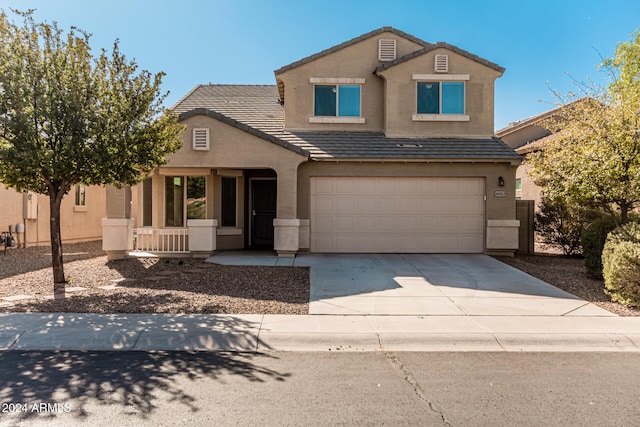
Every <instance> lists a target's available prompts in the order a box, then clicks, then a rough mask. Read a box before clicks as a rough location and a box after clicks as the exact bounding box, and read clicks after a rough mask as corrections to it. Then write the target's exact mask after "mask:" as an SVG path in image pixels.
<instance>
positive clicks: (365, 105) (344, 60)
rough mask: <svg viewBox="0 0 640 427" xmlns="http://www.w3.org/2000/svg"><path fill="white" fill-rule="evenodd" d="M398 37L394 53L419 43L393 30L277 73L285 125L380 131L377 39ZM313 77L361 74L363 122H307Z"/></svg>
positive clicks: (403, 52)
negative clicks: (282, 84) (362, 82)
mask: <svg viewBox="0 0 640 427" xmlns="http://www.w3.org/2000/svg"><path fill="white" fill-rule="evenodd" d="M380 39H395V40H397V42H396V43H397V45H396V50H397V57H398V58H399V57H401V56H403V55H406V54H408V53H411V52H413V51H416V50H418V49H420V48H422V46H420V45H419V44H417V43H414V42H412V41H410V40H406V39H404V38H402V37H399V36H397V35H396V34H393V33H382V34H380V35H378V36H375V37H371V38H369V39H366V40H364V41H362V42H360V43H357V44H355V45H352V46H349V47H346V48H344V49H341V50H339V51H337V52H333V53H331V54H328V55H326V56H323V57H321V58H319V59H316V60H315V61H312V62H309V63H307V64H304V65H301V66H298V67H296V68H293V69H291V70H288V71H286V72H284V73H282V74H279V75H277V76H276V79H277V80H279V81H281V82H282V83H284V87H285V99H284V101H285V103H284V109H285V129H288V130H300V129H306V130H309V129H319V130H329V129H330V130H350V131H382V130H383V127H384V82H383V80H382V79H381V78H380V77H377V76H375V75H374V74H373V71H374V70H375V68H376V67H377V66H378V65H380V64H381V62H379V61H378V40H380ZM312 77H320V78H364V79H365V84H364V85H363V86H362V92H361V116H362V117H364V119H365V123H364V124H326V123H309V118H310V117H313V114H314V113H313V110H314V105H313V103H314V94H313V87H314V85H313V84H312V83H310V82H309V79H310V78H312Z"/></svg>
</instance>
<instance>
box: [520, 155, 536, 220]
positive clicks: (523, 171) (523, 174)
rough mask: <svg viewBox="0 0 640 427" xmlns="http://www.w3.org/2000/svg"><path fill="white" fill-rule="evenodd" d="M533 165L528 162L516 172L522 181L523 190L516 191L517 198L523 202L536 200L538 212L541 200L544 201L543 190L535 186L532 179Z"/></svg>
mask: <svg viewBox="0 0 640 427" xmlns="http://www.w3.org/2000/svg"><path fill="white" fill-rule="evenodd" d="M530 172H531V164H529V163H527V162H526V160H525V162H524V163H523V164H521V165H520V166H518V170H517V171H516V178H520V179H521V180H522V181H521V182H522V189H521V190H516V197H520V199H522V200H534V201H535V202H536V210H538V208H539V207H540V200H541V199H542V188H541V187H538V186H537V185H536V184H534V182H533V180H532V179H531V175H530Z"/></svg>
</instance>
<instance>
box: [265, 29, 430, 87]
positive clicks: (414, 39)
mask: <svg viewBox="0 0 640 427" xmlns="http://www.w3.org/2000/svg"><path fill="white" fill-rule="evenodd" d="M382 33H393V34H395V35H397V36H399V37H404V38H405V39H407V40H410V41H412V42H414V43H416V44H419V45H422V46H425V47H426V46H430V45H431V44H430V43H428V42H426V41H424V40H420V39H419V38H417V37H415V36H412V35H411V34H407V33H405V32H403V31H400V30H397V29H395V28H393V27H382V28H378V29H377V30H373V31H371V32H368V33H366V34H363V35H361V36H358V37H356V38H353V39H351V40H347V41H346V42H344V43H340V44H339V45H336V46H333V47H330V48H329V49H325V50H323V51H322V52H318V53H316V54H314V55H311V56H307V57H306V58H302V59H300V60H298V61H296V62H293V63H291V64H289V65H285V66H284V67H281V68H278V69H277V70H275V71H274V73H275V74H276V75H278V74H282V73H284V72H285V71H289V70H291V69H293V68H296V67H299V66H301V65H304V64H306V63H308V62H311V61H315V60H316V59H318V58H322V57H323V56H326V55H329V54H331V53H334V52H337V51H339V50H341V49H344V48H346V47H349V46H352V45H354V44H356V43H360V42H361V41H363V40H366V39H368V38H371V37H375V36H377V35H380V34H382Z"/></svg>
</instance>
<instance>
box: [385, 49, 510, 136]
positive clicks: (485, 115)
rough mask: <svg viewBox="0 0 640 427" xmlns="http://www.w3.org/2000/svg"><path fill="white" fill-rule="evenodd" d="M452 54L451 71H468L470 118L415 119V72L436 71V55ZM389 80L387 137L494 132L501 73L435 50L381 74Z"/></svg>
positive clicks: (446, 51)
mask: <svg viewBox="0 0 640 427" xmlns="http://www.w3.org/2000/svg"><path fill="white" fill-rule="evenodd" d="M441 54H442V55H448V57H449V72H448V73H442V74H439V75H443V76H446V75H455V74H458V75H459V74H464V75H466V74H468V75H469V80H468V81H466V82H465V109H466V111H465V114H466V115H468V116H469V121H454V122H452V121H414V120H413V115H414V114H416V111H417V80H414V79H413V74H436V73H434V71H433V69H434V60H435V55H441ZM379 74H380V75H381V76H383V77H384V78H385V80H386V94H387V96H386V103H385V106H384V109H385V128H386V134H387V136H415V137H418V136H422V137H424V136H429V137H478V136H480V137H481V136H491V135H493V125H494V123H493V110H494V82H495V79H496V78H498V77H500V75H501V73H499V72H498V71H496V70H495V69H493V68H490V67H487V66H485V65H482V64H480V63H478V62H476V61H473V60H471V59H469V58H467V57H465V56H462V55H459V54H457V53H455V52H453V51H450V50H448V49H444V48H440V49H434V50H433V51H431V52H428V53H426V54H424V55H421V56H419V57H416V58H415V59H413V60H410V61H406V62H403V63H401V64H398V65H395V66H393V67H390V68H388V69H386V70H384V71H382V72H380V73H379Z"/></svg>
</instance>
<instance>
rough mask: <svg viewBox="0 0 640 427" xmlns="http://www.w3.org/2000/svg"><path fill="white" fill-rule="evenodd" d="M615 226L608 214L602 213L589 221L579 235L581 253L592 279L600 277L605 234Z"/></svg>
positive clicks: (605, 239)
mask: <svg viewBox="0 0 640 427" xmlns="http://www.w3.org/2000/svg"><path fill="white" fill-rule="evenodd" d="M615 228H616V223H615V221H614V220H613V218H612V217H611V216H610V215H604V216H601V217H600V218H596V219H595V220H593V221H592V222H591V225H589V226H588V227H587V228H586V229H585V230H584V231H583V232H582V235H581V237H580V241H581V242H582V254H583V255H584V266H585V268H586V270H587V275H589V276H590V277H593V278H594V279H602V250H603V248H604V244H605V242H606V241H607V235H608V234H609V233H610V232H611V231H613V230H614V229H615Z"/></svg>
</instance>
